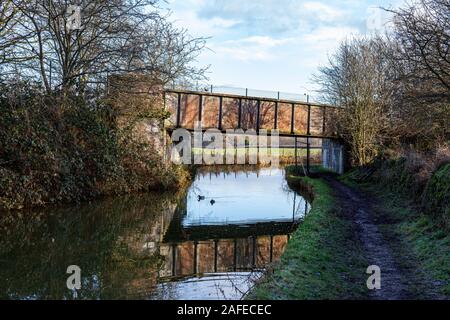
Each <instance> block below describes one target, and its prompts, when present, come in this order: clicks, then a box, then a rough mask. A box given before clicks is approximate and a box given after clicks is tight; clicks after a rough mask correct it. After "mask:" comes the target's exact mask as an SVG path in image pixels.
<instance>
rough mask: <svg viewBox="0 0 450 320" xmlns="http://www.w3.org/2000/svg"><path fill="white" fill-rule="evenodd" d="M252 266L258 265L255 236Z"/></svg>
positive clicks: (254, 239) (254, 238)
mask: <svg viewBox="0 0 450 320" xmlns="http://www.w3.org/2000/svg"><path fill="white" fill-rule="evenodd" d="M252 267H253V268H255V267H256V237H253V256H252Z"/></svg>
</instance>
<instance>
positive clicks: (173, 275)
mask: <svg viewBox="0 0 450 320" xmlns="http://www.w3.org/2000/svg"><path fill="white" fill-rule="evenodd" d="M176 250H177V246H176V245H175V244H173V245H172V277H175V276H176V271H177V270H176V264H175V263H176V261H175V260H176Z"/></svg>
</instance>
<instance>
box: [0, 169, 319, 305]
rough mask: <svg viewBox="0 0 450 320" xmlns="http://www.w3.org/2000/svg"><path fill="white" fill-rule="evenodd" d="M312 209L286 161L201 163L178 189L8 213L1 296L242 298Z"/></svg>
mask: <svg viewBox="0 0 450 320" xmlns="http://www.w3.org/2000/svg"><path fill="white" fill-rule="evenodd" d="M309 209H310V206H309V204H308V203H307V202H306V201H305V199H303V198H302V197H300V196H299V195H298V194H296V193H294V192H293V191H292V190H291V189H290V188H289V187H288V185H287V183H286V181H285V178H284V171H283V170H282V169H249V168H247V169H242V168H239V169H230V168H223V169H217V168H216V169H207V168H203V169H201V170H199V173H198V174H197V176H196V178H195V181H194V182H193V184H192V186H191V187H190V188H189V189H188V190H187V191H186V192H180V194H167V193H165V194H161V193H149V194H142V195H134V196H127V197H119V198H115V199H109V200H101V201H95V202H92V203H89V204H83V205H79V206H73V207H69V208H64V209H52V210H50V211H48V210H47V211H40V212H23V213H14V214H11V213H8V214H2V215H1V216H0V298H2V299H74V298H77V299H240V298H242V297H243V296H245V294H246V293H247V292H248V290H249V289H251V287H252V285H253V284H254V282H255V281H257V279H258V278H259V277H260V276H261V271H262V270H264V268H265V267H266V266H267V265H268V264H270V263H273V262H276V261H277V260H279V259H280V256H281V254H282V253H283V251H284V248H285V246H286V244H287V242H288V240H289V236H290V234H291V233H292V232H293V231H294V230H295V229H296V228H297V226H298V224H299V223H300V221H301V220H302V218H303V217H304V215H305V213H307V212H308V211H309ZM70 265H77V266H79V267H80V268H81V273H82V274H81V275H82V288H81V290H77V291H71V290H69V289H67V286H66V280H67V277H68V276H69V275H68V274H66V269H67V267H68V266H70Z"/></svg>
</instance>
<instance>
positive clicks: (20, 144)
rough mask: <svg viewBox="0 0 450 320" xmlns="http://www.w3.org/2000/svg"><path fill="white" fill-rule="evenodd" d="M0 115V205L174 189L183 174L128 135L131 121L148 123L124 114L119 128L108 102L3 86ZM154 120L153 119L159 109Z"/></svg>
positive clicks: (143, 142)
mask: <svg viewBox="0 0 450 320" xmlns="http://www.w3.org/2000/svg"><path fill="white" fill-rule="evenodd" d="M131 106H132V104H131ZM158 108H161V106H159V107H158V105H156V106H155V105H151V104H149V105H148V109H155V110H156V109H158ZM0 113H1V114H2V116H1V117H0V181H1V183H0V207H2V208H8V209H21V208H24V207H33V206H40V205H44V204H51V203H57V202H73V201H81V200H85V199H89V198H93V197H96V196H99V195H109V194H120V193H128V192H133V191H143V190H148V189H152V188H157V187H158V188H159V187H161V188H171V187H174V186H177V185H178V184H179V183H182V181H183V179H185V178H186V177H187V176H186V174H185V173H184V171H183V170H182V169H181V168H179V167H174V166H172V165H171V164H170V163H168V162H164V161H163V158H162V157H163V154H161V152H160V150H158V149H157V146H156V145H155V143H152V142H151V141H146V140H144V139H142V136H140V135H137V134H134V133H133V130H134V129H135V127H136V126H135V125H134V124H133V123H134V122H135V120H136V119H138V120H139V121H141V122H142V121H144V123H145V121H149V120H148V119H147V118H144V120H143V119H142V118H141V115H128V116H127V120H128V122H129V123H130V125H129V126H120V125H119V122H118V119H119V118H120V117H119V114H118V113H117V111H116V109H115V108H114V106H113V105H110V104H108V102H107V101H100V100H99V101H97V102H96V103H95V104H87V103H86V102H85V101H84V100H83V99H79V98H72V99H55V98H53V97H47V96H46V95H45V94H43V93H41V92H40V91H39V89H38V88H36V87H33V86H32V85H30V84H26V85H25V84H24V86H23V87H22V89H21V90H20V91H18V90H17V85H16V86H14V88H11V87H8V86H3V87H2V95H1V97H0ZM163 116H164V114H162V113H161V115H160V117H163ZM145 119H147V120H145ZM151 119H153V120H155V119H158V118H157V116H156V111H155V113H153V115H152V118H151ZM160 136H161V134H160Z"/></svg>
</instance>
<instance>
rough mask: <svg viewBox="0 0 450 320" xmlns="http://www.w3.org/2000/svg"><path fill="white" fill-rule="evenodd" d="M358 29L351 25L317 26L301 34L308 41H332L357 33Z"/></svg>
mask: <svg viewBox="0 0 450 320" xmlns="http://www.w3.org/2000/svg"><path fill="white" fill-rule="evenodd" d="M358 34H359V31H358V29H356V28H352V27H345V26H343V27H319V28H317V29H315V30H313V31H312V32H310V33H307V34H305V35H304V36H303V39H304V40H305V41H308V42H310V43H318V42H326V41H332V42H333V43H336V42H339V41H341V40H344V39H346V38H348V37H351V36H354V35H358Z"/></svg>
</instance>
